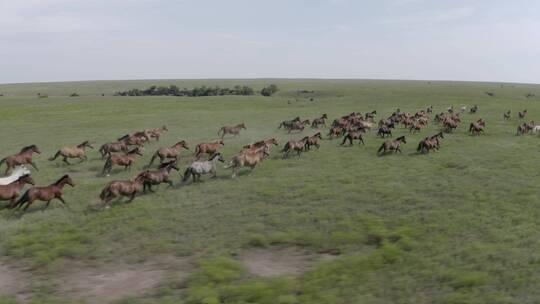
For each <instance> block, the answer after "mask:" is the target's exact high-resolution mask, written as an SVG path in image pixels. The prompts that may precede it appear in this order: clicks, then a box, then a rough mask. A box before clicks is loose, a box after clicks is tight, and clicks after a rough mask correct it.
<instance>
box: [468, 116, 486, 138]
mask: <svg viewBox="0 0 540 304" xmlns="http://www.w3.org/2000/svg"><path fill="white" fill-rule="evenodd" d="M485 126H486V123H485V122H484V121H483V120H482V119H481V118H480V119H479V120H477V121H476V122H474V121H473V122H471V124H470V125H469V132H470V133H471V134H472V135H480V133H483V132H484V128H485Z"/></svg>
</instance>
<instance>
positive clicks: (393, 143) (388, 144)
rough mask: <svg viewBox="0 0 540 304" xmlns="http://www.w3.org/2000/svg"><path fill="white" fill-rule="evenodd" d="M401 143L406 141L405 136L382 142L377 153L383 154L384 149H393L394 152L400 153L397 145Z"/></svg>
mask: <svg viewBox="0 0 540 304" xmlns="http://www.w3.org/2000/svg"><path fill="white" fill-rule="evenodd" d="M402 143H404V144H406V143H407V141H405V136H400V137H398V138H396V139H394V140H389V141H385V142H383V144H382V145H381V147H380V148H379V150H377V154H378V155H382V154H385V153H386V151H394V153H397V152H399V153H401V149H400V148H399V147H400V145H401V144H402ZM381 152H382V153H381Z"/></svg>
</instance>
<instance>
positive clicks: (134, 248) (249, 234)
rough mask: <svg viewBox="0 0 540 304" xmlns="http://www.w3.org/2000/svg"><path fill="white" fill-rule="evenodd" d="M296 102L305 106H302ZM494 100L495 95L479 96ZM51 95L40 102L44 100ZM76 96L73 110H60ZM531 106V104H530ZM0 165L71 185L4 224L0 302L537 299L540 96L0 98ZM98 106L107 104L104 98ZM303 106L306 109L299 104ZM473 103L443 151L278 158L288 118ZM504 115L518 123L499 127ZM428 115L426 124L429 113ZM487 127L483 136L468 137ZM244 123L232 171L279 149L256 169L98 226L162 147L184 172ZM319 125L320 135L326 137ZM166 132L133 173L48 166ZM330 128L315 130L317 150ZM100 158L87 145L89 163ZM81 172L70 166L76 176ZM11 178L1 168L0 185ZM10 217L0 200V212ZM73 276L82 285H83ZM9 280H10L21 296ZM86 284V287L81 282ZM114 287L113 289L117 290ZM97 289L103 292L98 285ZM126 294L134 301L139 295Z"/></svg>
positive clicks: (165, 192)
mask: <svg viewBox="0 0 540 304" xmlns="http://www.w3.org/2000/svg"><path fill="white" fill-rule="evenodd" d="M269 83H276V84H277V85H278V87H279V88H280V91H279V92H278V94H276V96H274V97H261V96H248V97H239V96H224V97H196V98H189V97H113V96H111V95H112V94H113V93H114V92H115V91H118V90H125V89H131V88H145V87H147V86H149V85H152V84H157V85H159V84H167V85H168V84H177V85H178V86H180V87H187V88H190V87H193V86H195V85H202V84H206V85H220V86H233V85H235V84H240V85H243V84H246V85H250V86H253V87H254V88H257V89H260V88H261V87H262V86H264V85H267V84H269ZM300 90H306V91H314V92H313V93H298V92H299V91H300ZM487 91H489V92H492V93H494V96H493V97H490V96H488V95H486V94H485V92H487ZM38 92H39V93H41V94H48V95H49V97H48V98H39V99H38V98H37V97H36V94H37V93H38ZM73 92H77V93H79V94H80V95H81V97H77V98H70V97H67V96H68V95H69V94H71V93H73ZM527 93H532V94H536V97H533V98H526V97H525V94H527ZM0 94H4V96H3V97H0V109H1V111H0V130H2V136H1V137H0V142H1V149H0V158H3V157H5V156H7V155H10V154H12V153H15V152H18V151H19V149H20V148H21V147H22V146H25V145H29V144H36V145H37V146H38V147H39V148H40V150H41V151H42V154H41V155H37V156H36V157H35V160H36V163H37V165H38V167H39V169H40V171H39V172H33V177H34V180H35V181H36V183H37V184H38V185H47V184H50V183H52V182H54V181H55V180H57V179H58V178H59V177H60V176H61V175H63V174H65V173H68V174H70V175H71V176H72V178H73V179H74V182H75V183H76V187H75V188H70V187H66V189H65V192H64V193H65V194H64V198H65V199H66V201H67V202H68V204H69V205H70V209H71V210H67V209H64V208H62V207H61V206H60V204H59V202H58V201H56V202H55V201H53V203H52V204H51V206H50V207H49V208H48V209H47V210H45V211H43V212H42V211H40V208H41V207H42V206H43V203H39V202H38V203H35V204H34V205H33V206H32V207H31V209H30V210H29V212H27V213H26V214H24V215H21V214H20V213H12V212H11V210H6V209H3V210H0V303H2V304H4V303H17V302H21V303H22V302H31V303H85V301H87V302H88V303H104V302H109V301H117V303H145V304H146V303H208V304H212V303H343V304H346V303H347V304H348V303H534V302H535V301H537V299H538V298H540V290H539V289H538V288H537V287H538V286H539V284H540V276H539V275H538V267H540V243H539V242H538V239H540V230H539V229H538V227H539V225H540V208H539V204H540V200H539V195H540V190H539V189H540V188H539V186H538V179H537V177H538V164H539V161H540V153H539V152H540V138H538V136H536V135H526V136H516V135H515V133H516V127H517V126H518V124H519V123H520V121H519V119H518V118H517V112H518V111H521V110H523V109H527V110H528V116H527V120H535V121H537V122H540V85H526V84H504V85H502V84H494V83H461V82H427V81H423V82H422V81H374V80H373V81H372V80H364V81H362V80H226V81H225V80H215V81H214V80H200V81H125V82H121V81H111V82H87V83H61V84H23V85H0ZM101 94H105V96H101ZM311 98H313V100H312V101H311V100H310V99H311ZM452 104H453V105H454V106H455V107H457V108H459V107H460V106H462V105H467V106H472V105H474V104H478V105H479V108H480V110H479V112H478V113H476V114H469V113H465V114H463V115H462V117H463V118H462V123H461V125H460V126H459V128H458V130H457V131H456V132H455V133H454V134H451V135H448V136H446V137H445V139H444V140H443V143H442V148H441V150H440V151H439V152H436V153H430V154H426V155H420V154H417V153H416V146H417V144H418V142H419V141H420V140H421V139H422V138H423V137H425V136H427V135H431V134H433V133H435V131H436V130H438V128H439V127H438V126H437V125H435V124H433V123H432V122H430V125H429V127H428V128H427V129H426V130H422V131H421V132H420V133H419V134H415V135H411V136H409V131H408V130H405V129H403V127H401V126H399V127H398V128H397V130H396V131H395V132H394V138H396V137H397V136H399V135H403V134H405V135H407V144H405V145H404V146H403V148H402V149H403V153H402V154H398V155H388V156H385V157H377V156H376V150H377V148H378V147H379V146H380V145H381V143H382V142H383V141H384V140H383V139H380V138H377V137H376V136H375V132H373V133H370V134H367V135H366V136H365V137H364V141H365V142H366V145H365V146H359V145H357V144H355V145H354V146H352V147H348V146H346V147H341V146H340V145H339V143H340V142H341V140H340V139H336V140H328V139H327V138H326V136H325V137H324V138H325V140H323V142H322V146H321V148H320V150H315V151H312V152H308V153H305V154H302V156H301V157H299V158H297V157H290V158H289V159H281V155H280V154H279V153H278V150H279V149H280V148H281V147H282V144H284V143H285V142H286V141H287V140H288V139H300V138H301V137H303V136H304V135H312V134H313V133H315V131H314V130H312V129H311V128H307V129H306V130H304V131H303V132H302V133H301V134H298V133H293V134H287V133H286V132H285V131H283V130H279V129H277V126H278V124H279V122H281V121H282V120H287V119H292V118H293V117H295V116H300V117H302V118H309V119H313V118H315V117H319V116H320V115H321V114H322V113H327V114H328V116H329V118H330V123H331V121H332V120H333V119H334V118H336V117H340V116H342V115H345V114H348V113H350V112H352V111H359V112H362V113H365V112H368V111H372V110H377V112H378V115H377V119H379V118H382V117H387V116H389V115H390V114H391V113H392V112H393V111H394V110H395V109H396V108H400V109H401V111H402V112H411V113H415V112H416V111H418V110H421V109H425V108H426V107H427V106H429V105H433V106H434V112H435V113H438V112H441V111H444V110H445V109H446V108H447V107H448V106H449V105H452ZM506 110H512V119H511V120H510V121H504V120H503V119H502V114H503V112H505V111H506ZM435 113H434V114H435ZM478 118H483V119H484V120H485V121H486V124H487V125H486V133H485V134H484V135H482V136H475V137H473V136H470V135H469V134H468V133H467V129H468V125H469V123H470V122H471V121H473V120H476V119H478ZM239 122H245V123H246V125H247V130H242V132H241V134H240V136H238V137H236V138H232V137H226V138H225V146H224V147H223V148H222V151H221V152H222V153H223V154H224V156H225V159H226V160H228V159H229V158H230V157H231V156H232V155H234V154H235V153H236V152H237V151H238V150H240V148H241V146H242V145H244V144H247V143H250V142H253V141H257V140H260V139H263V138H269V137H276V138H277V139H278V140H279V141H280V146H279V148H274V149H273V150H272V153H271V156H270V159H267V160H265V161H264V162H263V163H262V165H261V166H260V167H257V168H256V169H255V170H253V171H252V172H249V170H247V169H244V170H242V172H241V174H240V176H238V177H237V178H235V179H231V178H230V175H231V170H226V169H223V168H222V166H221V165H220V168H219V170H218V178H217V179H213V180H212V179H209V178H208V176H205V177H203V180H204V182H203V183H198V184H192V183H187V184H186V185H181V184H180V183H179V177H177V176H178V175H177V174H176V173H174V176H175V180H174V181H175V186H174V187H173V188H168V189H167V188H166V187H165V186H164V185H162V186H158V187H157V188H156V189H157V191H156V193H155V194H148V195H143V196H140V197H137V198H136V199H135V201H133V203H131V204H123V203H116V204H114V206H113V207H112V208H110V209H108V210H105V211H96V210H95V206H96V205H97V204H99V197H98V195H99V192H100V191H101V189H102V187H103V186H104V185H105V184H106V183H107V182H108V181H111V180H113V179H129V178H132V177H133V176H134V175H135V174H136V173H137V172H138V171H140V170H141V169H142V167H143V166H144V165H146V164H147V163H148V162H149V159H150V157H151V154H152V153H153V152H154V150H155V149H157V148H158V147H160V146H170V145H172V144H173V143H175V142H177V141H178V140H180V139H184V140H186V141H187V142H188V144H189V146H190V148H191V150H190V151H189V152H183V153H182V156H183V158H182V160H181V165H180V167H181V168H180V169H181V170H182V171H183V169H185V168H186V166H187V165H188V164H189V163H190V162H191V161H192V159H193V156H192V153H193V148H194V147H195V145H196V144H197V143H199V142H203V141H207V140H209V139H214V138H216V137H217V135H216V132H217V130H218V129H219V127H221V126H223V125H234V124H236V123H239ZM330 123H328V125H329V124H330ZM164 124H165V125H167V126H168V128H169V132H168V133H165V135H164V136H163V137H162V139H161V140H160V141H159V142H155V141H152V142H151V143H150V144H148V145H146V146H145V154H144V156H143V157H142V158H140V159H138V160H137V163H136V165H135V166H134V168H133V169H132V171H131V172H124V171H120V170H115V171H113V174H112V175H111V176H110V177H101V176H99V174H100V172H101V169H102V166H103V161H102V160H101V158H100V157H99V154H98V152H97V151H95V150H90V153H89V161H88V162H84V163H81V164H73V165H71V166H67V165H64V164H62V163H61V161H60V160H57V161H56V162H49V161H47V158H48V157H50V156H51V155H52V154H53V153H54V152H56V151H57V149H58V148H60V147H61V146H65V145H75V144H78V143H80V142H82V141H84V140H90V141H91V142H92V143H93V144H94V146H97V147H99V145H100V144H102V143H105V142H109V141H113V140H114V139H116V138H118V137H119V136H121V135H124V134H127V133H130V132H133V131H137V130H142V129H144V128H155V127H159V126H162V125H164ZM326 133H327V129H325V130H324V134H325V135H326ZM97 147H96V148H97ZM73 162H76V161H73ZM4 169H5V167H4V166H2V167H1V168H0V171H2V172H3V170H4ZM3 206H5V204H4V202H1V203H0V208H3ZM77 274H78V276H77ZM14 278H15V279H16V280H15V282H14ZM87 278H88V280H86V279H87ZM119 282H124V284H121V283H119ZM96 286H97V287H96ZM134 286H135V287H134Z"/></svg>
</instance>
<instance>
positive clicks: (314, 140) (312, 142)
mask: <svg viewBox="0 0 540 304" xmlns="http://www.w3.org/2000/svg"><path fill="white" fill-rule="evenodd" d="M321 140H322V135H321V132H317V133H315V135H313V136H310V137H308V139H307V140H306V144H305V145H304V149H305V150H307V151H309V150H311V146H315V147H317V150H319V147H320V146H321Z"/></svg>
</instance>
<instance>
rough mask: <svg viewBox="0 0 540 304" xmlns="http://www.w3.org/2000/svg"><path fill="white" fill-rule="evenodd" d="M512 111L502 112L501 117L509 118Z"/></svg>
mask: <svg viewBox="0 0 540 304" xmlns="http://www.w3.org/2000/svg"><path fill="white" fill-rule="evenodd" d="M511 113H512V112H511V111H510V110H508V111H506V113H504V114H503V119H504V120H510V114H511Z"/></svg>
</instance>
